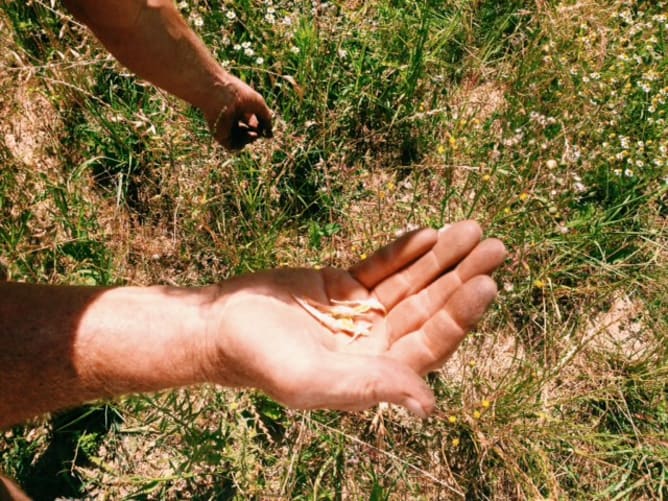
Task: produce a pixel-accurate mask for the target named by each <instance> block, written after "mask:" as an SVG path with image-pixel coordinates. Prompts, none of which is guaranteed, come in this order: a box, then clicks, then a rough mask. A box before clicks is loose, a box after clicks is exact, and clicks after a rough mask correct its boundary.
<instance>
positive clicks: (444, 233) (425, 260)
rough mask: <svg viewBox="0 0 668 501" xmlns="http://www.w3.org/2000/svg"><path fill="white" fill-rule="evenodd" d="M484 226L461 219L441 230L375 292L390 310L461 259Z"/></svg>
mask: <svg viewBox="0 0 668 501" xmlns="http://www.w3.org/2000/svg"><path fill="white" fill-rule="evenodd" d="M481 237H482V229H481V228H480V226H479V225H478V223H476V222H475V221H460V222H458V223H455V224H453V225H451V226H449V227H448V228H447V229H444V230H441V231H439V232H438V237H437V242H436V243H435V244H434V245H433V246H432V247H431V248H429V249H428V251H427V252H424V253H423V255H421V256H420V257H419V259H417V260H416V261H415V262H413V263H411V264H410V265H409V266H406V267H405V268H403V269H399V271H397V272H396V273H393V274H388V275H387V278H385V279H384V280H383V281H382V282H381V283H379V284H378V285H376V287H375V288H374V290H373V294H374V295H375V296H376V299H378V301H380V302H381V303H382V304H383V305H384V306H385V307H386V308H387V309H388V310H389V309H391V308H393V307H394V306H395V305H396V304H397V303H399V302H400V301H401V300H402V299H404V298H405V297H408V296H409V295H411V294H414V293H416V292H419V291H421V290H422V289H424V288H425V287H427V286H428V285H429V284H431V283H432V282H433V281H434V280H436V279H437V278H438V277H440V276H441V275H442V274H443V273H445V272H446V271H448V270H449V269H451V268H453V267H454V266H456V265H457V264H459V262H460V261H462V260H463V259H464V258H465V257H466V256H467V255H468V254H469V253H470V252H471V251H472V250H473V249H474V248H475V246H476V245H477V244H478V242H480V238H481Z"/></svg>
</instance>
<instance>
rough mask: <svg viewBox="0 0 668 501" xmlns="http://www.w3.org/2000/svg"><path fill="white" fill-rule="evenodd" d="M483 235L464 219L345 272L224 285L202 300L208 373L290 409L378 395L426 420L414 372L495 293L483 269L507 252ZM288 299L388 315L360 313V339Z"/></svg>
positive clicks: (458, 337)
mask: <svg viewBox="0 0 668 501" xmlns="http://www.w3.org/2000/svg"><path fill="white" fill-rule="evenodd" d="M481 234H482V232H481V229H480V227H479V226H478V225H477V224H476V223H475V222H472V221H464V222H460V223H457V224H453V225H451V226H449V227H447V228H446V229H443V230H441V231H435V230H429V229H425V230H418V231H414V232H411V233H409V234H407V235H404V236H403V237H401V238H399V239H398V240H396V241H395V242H393V243H391V244H389V245H388V246H386V247H384V248H382V249H381V250H379V251H378V252H376V253H375V254H374V255H373V256H371V257H370V258H369V259H367V260H364V261H362V262H360V263H359V264H357V265H355V266H353V267H352V268H351V269H350V270H348V271H344V270H340V269H334V268H325V269H322V270H311V269H279V270H272V271H267V272H263V273H257V274H252V275H247V276H243V277H239V278H236V279H233V280H230V281H228V282H226V283H225V284H223V286H222V293H221V296H220V298H219V299H218V300H216V301H215V302H213V303H212V305H211V311H210V313H212V318H213V320H212V321H211V322H209V331H208V335H209V336H210V337H209V339H212V340H214V341H213V342H214V345H215V349H214V353H215V355H214V356H213V358H212V359H211V360H210V361H208V369H207V370H208V371H209V379H211V380H213V381H216V382H218V383H221V384H225V385H233V386H246V387H256V388H260V389H262V390H263V391H265V392H267V393H268V394H269V395H271V396H272V397H273V398H275V399H277V400H278V401H280V402H282V403H284V404H286V405H288V406H291V407H296V408H308V409H311V408H331V409H341V410H359V409H364V408H368V407H370V406H372V405H374V404H376V403H378V402H383V401H387V402H392V403H396V404H400V405H403V406H405V407H406V408H408V409H409V410H411V411H412V412H414V413H415V414H417V415H419V416H426V415H427V414H429V412H431V410H432V409H433V406H434V397H433V394H432V392H431V390H430V389H429V387H428V386H427V385H426V383H425V382H424V380H423V379H422V376H424V375H425V374H426V373H428V372H429V371H432V370H436V369H438V368H439V367H441V366H442V365H443V363H445V361H446V360H447V359H448V358H449V357H450V355H452V353H453V352H454V351H455V350H456V349H457V346H458V345H459V343H460V342H461V341H462V339H463V338H464V336H465V334H466V333H467V332H468V331H469V330H470V329H471V328H472V327H473V326H474V325H475V324H476V322H477V321H478V320H479V319H480V318H481V317H482V315H483V314H484V312H485V311H486V310H487V308H488V307H489V305H490V304H491V302H492V301H493V300H494V297H495V296H496V285H495V283H494V281H493V280H492V279H491V278H490V276H489V275H490V274H491V273H492V272H493V271H494V270H495V269H496V268H497V267H498V266H499V265H500V264H501V263H502V262H503V260H504V259H505V255H506V251H505V248H504V246H503V244H502V243H501V242H500V241H499V240H496V239H487V240H483V241H480V239H481ZM295 297H302V298H306V299H308V300H310V301H312V302H314V303H320V304H323V305H329V304H331V301H332V300H364V299H369V298H373V299H375V300H378V301H379V302H380V303H381V304H382V305H383V306H384V307H385V309H386V311H387V313H386V314H383V313H380V312H378V311H374V312H368V313H366V314H365V315H366V318H365V320H366V321H368V322H369V323H370V324H371V329H370V332H369V335H368V336H362V337H358V338H356V339H354V340H351V337H350V335H348V334H345V333H341V332H338V333H335V332H332V331H331V330H329V329H328V328H326V327H325V326H324V325H323V324H322V323H320V322H319V321H318V320H316V319H315V318H314V317H313V316H312V315H311V314H310V313H308V312H307V311H306V310H305V309H304V308H303V307H302V306H301V305H299V304H298V302H297V301H296V300H295ZM221 368H222V369H221Z"/></svg>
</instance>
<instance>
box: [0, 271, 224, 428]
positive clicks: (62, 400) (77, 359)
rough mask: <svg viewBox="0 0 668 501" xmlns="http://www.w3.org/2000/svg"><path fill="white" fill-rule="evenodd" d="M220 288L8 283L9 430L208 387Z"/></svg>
mask: <svg viewBox="0 0 668 501" xmlns="http://www.w3.org/2000/svg"><path fill="white" fill-rule="evenodd" d="M214 293H215V291H214V290H213V289H192V290H186V289H178V288H173V287H145V288H141V287H125V288H111V289H103V288H90V287H54V286H39V285H29V284H17V283H2V284H0V321H1V324H0V380H1V381H2V384H1V385H0V427H4V426H7V425H11V424H14V423H17V422H19V421H21V420H23V419H25V418H28V417H31V416H34V415H37V414H39V413H42V412H47V411H51V410H55V409H59V408H64V407H67V406H71V405H76V404H79V403H82V402H85V401H87V400H91V399H96V398H101V397H112V396H115V395H121V394H125V393H132V392H140V391H151V390H158V389H163V388H168V387H175V386H181V385H188V384H191V383H197V382H201V381H204V380H205V372H206V363H205V361H206V351H207V349H208V347H207V346H206V345H205V343H206V342H207V337H206V336H205V335H202V334H203V333H204V332H205V330H206V327H205V325H204V319H203V315H202V312H203V311H204V310H205V309H206V305H207V303H208V301H209V300H210V298H211V297H212V294H214Z"/></svg>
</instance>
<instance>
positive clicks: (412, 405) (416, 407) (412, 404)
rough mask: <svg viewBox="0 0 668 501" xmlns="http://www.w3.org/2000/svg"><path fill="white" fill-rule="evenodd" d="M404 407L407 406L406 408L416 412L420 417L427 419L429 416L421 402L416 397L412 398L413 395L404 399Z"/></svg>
mask: <svg viewBox="0 0 668 501" xmlns="http://www.w3.org/2000/svg"><path fill="white" fill-rule="evenodd" d="M404 407H406V409H408V410H409V411H411V412H412V413H413V414H415V415H416V416H417V417H419V418H420V419H426V418H427V413H426V412H425V410H424V409H423V408H422V406H421V405H420V402H418V401H417V400H415V399H414V398H411V397H408V398H406V400H404Z"/></svg>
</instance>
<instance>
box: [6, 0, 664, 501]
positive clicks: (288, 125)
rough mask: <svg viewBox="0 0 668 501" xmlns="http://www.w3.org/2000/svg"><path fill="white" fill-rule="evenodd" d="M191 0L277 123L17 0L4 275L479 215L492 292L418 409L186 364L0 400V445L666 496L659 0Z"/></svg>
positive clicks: (52, 475)
mask: <svg viewBox="0 0 668 501" xmlns="http://www.w3.org/2000/svg"><path fill="white" fill-rule="evenodd" d="M178 5H179V8H180V9H181V11H182V13H183V15H184V16H185V17H186V19H188V21H189V22H190V24H191V25H192V26H193V28H194V29H195V30H196V31H197V32H198V33H199V34H200V35H201V36H202V38H203V39H204V40H205V41H206V43H207V44H208V46H209V47H211V49H212V51H213V52H214V53H215V54H216V56H217V58H218V59H219V60H220V61H221V63H222V64H223V65H225V66H226V67H228V68H229V69H230V71H232V72H234V73H235V74H237V75H239V76H240V77H241V78H243V79H244V80H246V81H247V82H249V83H250V84H252V85H253V86H254V87H255V88H256V89H258V90H259V91H260V92H261V93H262V94H263V96H264V97H265V98H266V100H267V102H268V104H269V106H270V107H271V108H272V109H273V110H275V112H276V123H275V134H274V136H275V137H274V138H273V139H272V140H270V141H262V142H260V143H258V144H256V145H253V146H252V147H249V148H247V149H246V150H245V151H244V152H242V153H240V154H234V155H233V154H230V153H227V152H225V151H223V150H222V149H221V148H220V147H219V146H217V145H216V144H215V143H214V142H213V141H212V139H211V138H210V136H209V134H208V131H207V127H206V123H205V122H204V120H203V118H202V117H201V116H200V115H198V113H197V112H196V111H194V110H192V109H191V108H189V107H188V106H186V105H185V104H184V103H182V102H179V101H178V100H176V99H174V98H172V97H170V96H168V95H166V94H165V93H164V92H162V91H160V90H158V89H156V88H154V87H152V86H150V85H148V84H147V83H145V82H143V81H141V80H137V79H136V78H135V77H133V76H132V75H131V74H128V72H127V71H126V70H124V69H123V68H121V67H120V66H118V64H117V63H116V62H115V61H114V60H113V59H112V58H111V57H110V56H109V55H108V54H107V53H106V52H105V51H104V50H103V49H102V48H101V47H100V45H99V44H98V43H97V42H96V41H95V40H94V39H93V38H92V37H91V36H90V34H89V33H88V32H87V31H86V29H85V28H84V27H82V26H81V25H79V24H78V23H77V22H75V21H74V20H73V19H72V17H71V16H70V15H69V14H68V13H67V12H66V11H65V10H64V8H63V7H62V6H61V5H60V4H59V3H58V2H55V1H53V0H52V1H49V0H32V1H27V2H24V1H18V0H0V272H1V273H0V274H1V275H3V276H4V277H5V278H7V279H10V280H19V281H30V282H41V283H52V284H91V285H121V284H143V285H146V284H156V283H165V284H177V285H188V286H195V285H200V284H207V283H212V282H215V281H219V280H223V279H225V278H227V277H230V276H233V275H236V274H239V273H244V272H249V271H255V270H260V269H263V268H267V267H274V266H323V265H334V266H348V265H350V264H352V263H353V262H354V261H355V260H357V259H359V258H360V257H362V256H364V255H366V254H368V253H369V252H371V251H372V250H373V249H375V248H376V247H377V246H379V245H381V244H383V243H386V242H388V241H389V240H390V239H391V238H392V237H393V235H394V234H396V233H400V232H402V231H405V230H406V229H407V228H412V227H415V226H431V227H440V226H441V225H443V224H445V223H447V222H449V221H455V220H459V219H463V218H474V219H476V220H478V221H480V223H481V224H482V225H483V227H484V228H485V231H486V234H487V235H489V236H496V237H499V238H501V239H502V240H503V241H504V243H505V244H506V245H507V247H508V249H509V258H508V260H507V263H506V264H505V265H504V267H503V268H502V270H501V271H500V272H499V273H498V274H497V276H496V279H497V281H498V283H499V287H500V294H499V298H498V301H497V302H496V304H495V305H494V306H493V308H492V309H491V311H490V312H489V313H488V315H487V316H486V317H485V318H484V321H483V322H482V323H481V324H480V325H479V326H478V328H477V330H476V331H475V332H474V333H472V334H471V335H470V336H469V337H468V338H467V340H466V341H465V342H464V344H463V345H462V347H461V349H460V350H459V352H457V354H456V355H455V356H454V357H453V359H452V360H451V361H450V362H449V363H448V364H447V365H446V366H445V368H444V369H443V370H442V371H440V372H439V373H436V374H433V375H432V376H430V378H429V380H430V383H431V385H432V386H433V388H434V390H435V392H436V394H437V397H438V410H437V412H436V413H435V415H434V416H432V417H430V418H429V419H427V420H425V421H424V422H421V421H419V420H417V419H415V418H412V417H410V416H409V415H407V414H406V413H405V412H404V411H403V410H402V409H398V408H395V407H382V408H378V409H372V410H369V411H366V412H362V413H355V414H348V413H339V412H326V411H318V412H300V411H293V410H289V409H285V408H283V407H281V406H279V405H277V404H276V403H274V402H272V401H271V400H270V399H268V398H266V397H265V396H263V395H262V394H260V393H257V392H253V391H242V392H238V391H229V390H223V389H220V388H216V387H201V388H189V389H180V390H176V391H169V392H163V393H160V394H153V395H140V396H128V397H125V398H123V399H120V400H118V401H113V402H97V403H93V404H90V405H87V406H85V407H82V408H79V409H75V410H72V411H68V412H65V413H60V414H57V415H54V416H46V417H41V418H38V419H36V420H34V421H33V422H31V423H28V424H26V425H23V426H17V427H15V428H14V429H12V430H6V431H4V432H2V434H0V470H3V471H5V472H6V473H7V474H9V475H10V476H13V477H14V478H17V479H18V481H19V482H20V483H21V484H22V485H24V486H25V488H26V489H27V490H28V492H29V493H31V494H32V495H33V496H35V498H36V499H53V498H54V497H57V496H64V497H72V498H79V497H81V498H86V499H233V498H234V499H268V498H282V499H371V500H381V499H425V500H431V499H461V498H467V499H498V500H503V499H587V500H591V499H605V500H609V499H634V500H637V499H665V498H668V435H667V433H668V432H667V430H668V401H667V395H668V365H667V361H668V312H667V308H666V304H667V297H666V296H667V287H666V284H668V267H667V266H666V262H667V260H666V258H667V254H668V250H667V245H668V234H667V231H666V224H667V223H666V216H667V215H668V197H667V194H666V192H667V189H668V167H667V165H668V152H667V149H668V133H667V130H668V129H667V128H666V111H667V109H668V106H667V104H666V101H667V100H668V76H667V75H668V63H667V61H668V58H667V57H666V49H667V44H668V41H667V38H668V29H667V23H668V15H667V14H666V13H667V12H668V4H667V3H666V2H665V1H659V2H645V1H640V0H610V1H605V2H591V1H587V0H535V1H528V0H526V1H522V0H507V1H501V2H495V1H487V0H452V1H450V2H437V1H433V0H429V1H409V0H369V1H366V2H364V1H358V0H346V1H341V2H320V1H317V0H313V1H305V0H264V1H259V0H234V1H233V0H229V1H223V2H221V1H219V0H184V1H182V2H180V3H179V4H178ZM0 384H1V383H0ZM0 392H1V390H0Z"/></svg>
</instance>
